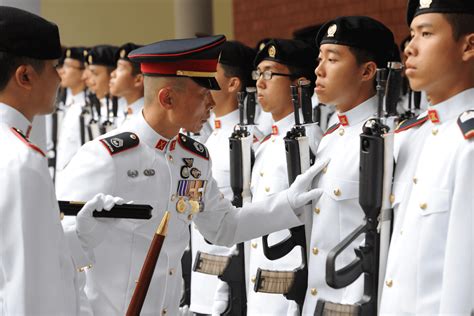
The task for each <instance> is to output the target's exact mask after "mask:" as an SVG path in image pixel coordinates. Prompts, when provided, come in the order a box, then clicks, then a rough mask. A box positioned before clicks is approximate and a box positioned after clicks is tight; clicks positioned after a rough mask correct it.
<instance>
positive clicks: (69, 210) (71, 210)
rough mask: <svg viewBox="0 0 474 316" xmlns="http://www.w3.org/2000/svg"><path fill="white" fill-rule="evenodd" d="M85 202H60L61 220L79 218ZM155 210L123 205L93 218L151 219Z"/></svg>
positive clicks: (141, 205)
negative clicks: (68, 217) (152, 211)
mask: <svg viewBox="0 0 474 316" xmlns="http://www.w3.org/2000/svg"><path fill="white" fill-rule="evenodd" d="M84 204H85V202H76V201H58V205H59V211H60V212H61V218H62V217H63V216H77V213H79V211H80V210H81V209H82V207H83V206H84ZM152 209H153V208H152V207H151V206H150V205H146V204H122V205H114V207H112V208H111V209H110V211H102V212H97V211H94V212H92V216H93V217H98V218H99V217H101V218H132V219H150V218H151V210H152Z"/></svg>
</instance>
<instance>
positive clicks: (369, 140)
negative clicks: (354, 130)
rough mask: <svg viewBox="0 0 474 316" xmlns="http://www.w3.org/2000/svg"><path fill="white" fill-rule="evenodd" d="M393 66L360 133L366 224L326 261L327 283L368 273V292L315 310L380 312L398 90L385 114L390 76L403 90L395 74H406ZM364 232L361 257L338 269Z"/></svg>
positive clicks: (381, 73) (380, 76)
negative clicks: (352, 301)
mask: <svg viewBox="0 0 474 316" xmlns="http://www.w3.org/2000/svg"><path fill="white" fill-rule="evenodd" d="M388 69H389V71H387V69H385V68H384V69H377V77H376V80H377V87H376V90H377V101H378V111H377V117H376V118H371V119H369V120H368V121H367V122H365V124H364V127H363V131H362V134H361V135H360V140H361V141H360V180H359V204H360V206H361V207H362V210H363V211H364V213H365V224H363V225H360V226H359V227H358V228H356V229H355V230H354V231H353V232H352V233H351V234H349V236H347V237H346V238H345V239H344V240H342V241H341V242H340V243H339V244H338V245H337V246H336V247H335V248H334V249H332V250H331V251H330V252H329V254H328V256H327V260H326V282H327V284H328V285H329V286H331V287H333V288H335V289H340V288H344V287H346V286H348V285H349V284H351V283H352V282H354V281H355V280H357V279H358V278H359V276H360V275H361V274H362V273H363V274H364V294H363V296H362V298H361V300H360V301H358V302H356V303H355V304H353V305H344V304H339V303H333V302H328V301H324V300H321V299H320V300H318V303H317V305H316V310H315V315H325V314H327V313H331V312H335V311H345V312H346V314H345V315H362V316H368V315H377V310H378V294H379V293H380V291H381V289H380V286H381V285H382V282H383V278H384V271H385V263H386V253H387V252H388V244H389V238H390V229H391V219H392V210H391V209H390V205H391V204H390V192H391V185H392V178H393V168H394V161H393V132H390V133H389V131H390V130H392V131H393V126H392V129H391V128H390V126H388V125H387V124H386V123H388V124H390V125H391V124H392V123H394V121H391V118H390V116H392V115H393V113H394V112H393V111H394V110H393V109H394V108H396V100H395V99H394V98H393V95H396V92H390V93H387V98H386V106H385V108H386V112H385V113H384V111H383V100H384V95H385V91H386V84H387V77H388V78H389V79H388V80H389V81H390V80H392V83H391V85H390V86H392V87H395V89H394V90H395V91H396V89H398V87H396V86H397V85H398V82H399V80H397V79H390V78H393V77H391V76H398V75H400V74H401V69H402V65H401V63H398V62H392V63H389V64H388ZM400 82H401V81H400ZM390 86H389V87H390ZM395 113H396V112H395ZM387 116H388V117H387ZM362 234H364V236H365V242H364V245H362V246H360V247H358V248H356V249H354V251H355V254H356V256H357V258H356V259H354V260H353V261H352V262H351V263H350V264H348V265H347V266H345V267H343V268H341V269H339V270H336V260H337V257H338V256H339V254H340V253H342V252H343V251H344V250H345V249H347V248H348V247H349V246H350V245H351V244H352V242H353V241H354V240H355V239H356V238H357V237H359V236H360V235H362Z"/></svg>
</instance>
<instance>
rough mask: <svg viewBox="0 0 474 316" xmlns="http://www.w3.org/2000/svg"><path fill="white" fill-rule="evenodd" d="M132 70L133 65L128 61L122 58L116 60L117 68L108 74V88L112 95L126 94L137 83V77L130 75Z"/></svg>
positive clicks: (121, 95) (120, 95)
mask: <svg viewBox="0 0 474 316" xmlns="http://www.w3.org/2000/svg"><path fill="white" fill-rule="evenodd" d="M132 71H133V67H132V65H131V64H130V62H128V61H126V60H122V59H120V60H118V61H117V68H115V70H114V71H112V73H111V74H110V82H109V88H110V93H111V94H112V95H115V96H118V97H123V96H126V95H128V94H129V93H130V91H133V88H134V87H135V86H136V85H137V84H139V83H138V82H137V77H136V76H134V75H132ZM137 76H141V75H137Z"/></svg>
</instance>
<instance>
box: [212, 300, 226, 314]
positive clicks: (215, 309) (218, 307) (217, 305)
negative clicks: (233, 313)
mask: <svg viewBox="0 0 474 316" xmlns="http://www.w3.org/2000/svg"><path fill="white" fill-rule="evenodd" d="M227 304H228V302H227V301H218V300H215V301H214V303H213V304H212V316H220V315H222V313H224V311H225V310H226V308H227Z"/></svg>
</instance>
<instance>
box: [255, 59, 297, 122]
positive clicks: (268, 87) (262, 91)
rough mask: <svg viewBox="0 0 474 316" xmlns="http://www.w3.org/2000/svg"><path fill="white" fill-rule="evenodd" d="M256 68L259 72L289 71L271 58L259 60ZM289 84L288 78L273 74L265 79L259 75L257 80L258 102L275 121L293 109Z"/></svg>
mask: <svg viewBox="0 0 474 316" xmlns="http://www.w3.org/2000/svg"><path fill="white" fill-rule="evenodd" d="M257 70H259V71H260V72H264V71H267V70H268V71H271V72H272V73H282V74H289V73H290V71H289V69H288V67H286V66H285V65H282V64H279V63H277V62H274V61H271V60H263V61H262V62H260V63H259V64H258V66H257ZM290 85H291V80H290V78H289V77H285V76H278V75H274V76H272V78H271V79H269V80H265V79H264V78H263V76H260V78H259V79H258V80H257V97H258V102H259V103H260V104H261V106H262V109H263V110H264V111H265V112H270V113H271V114H272V117H273V119H274V120H275V121H278V120H280V119H282V118H284V117H285V116H286V115H287V114H288V113H290V112H291V111H292V109H293V105H292V103H291V90H290ZM288 111H290V112H288Z"/></svg>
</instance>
